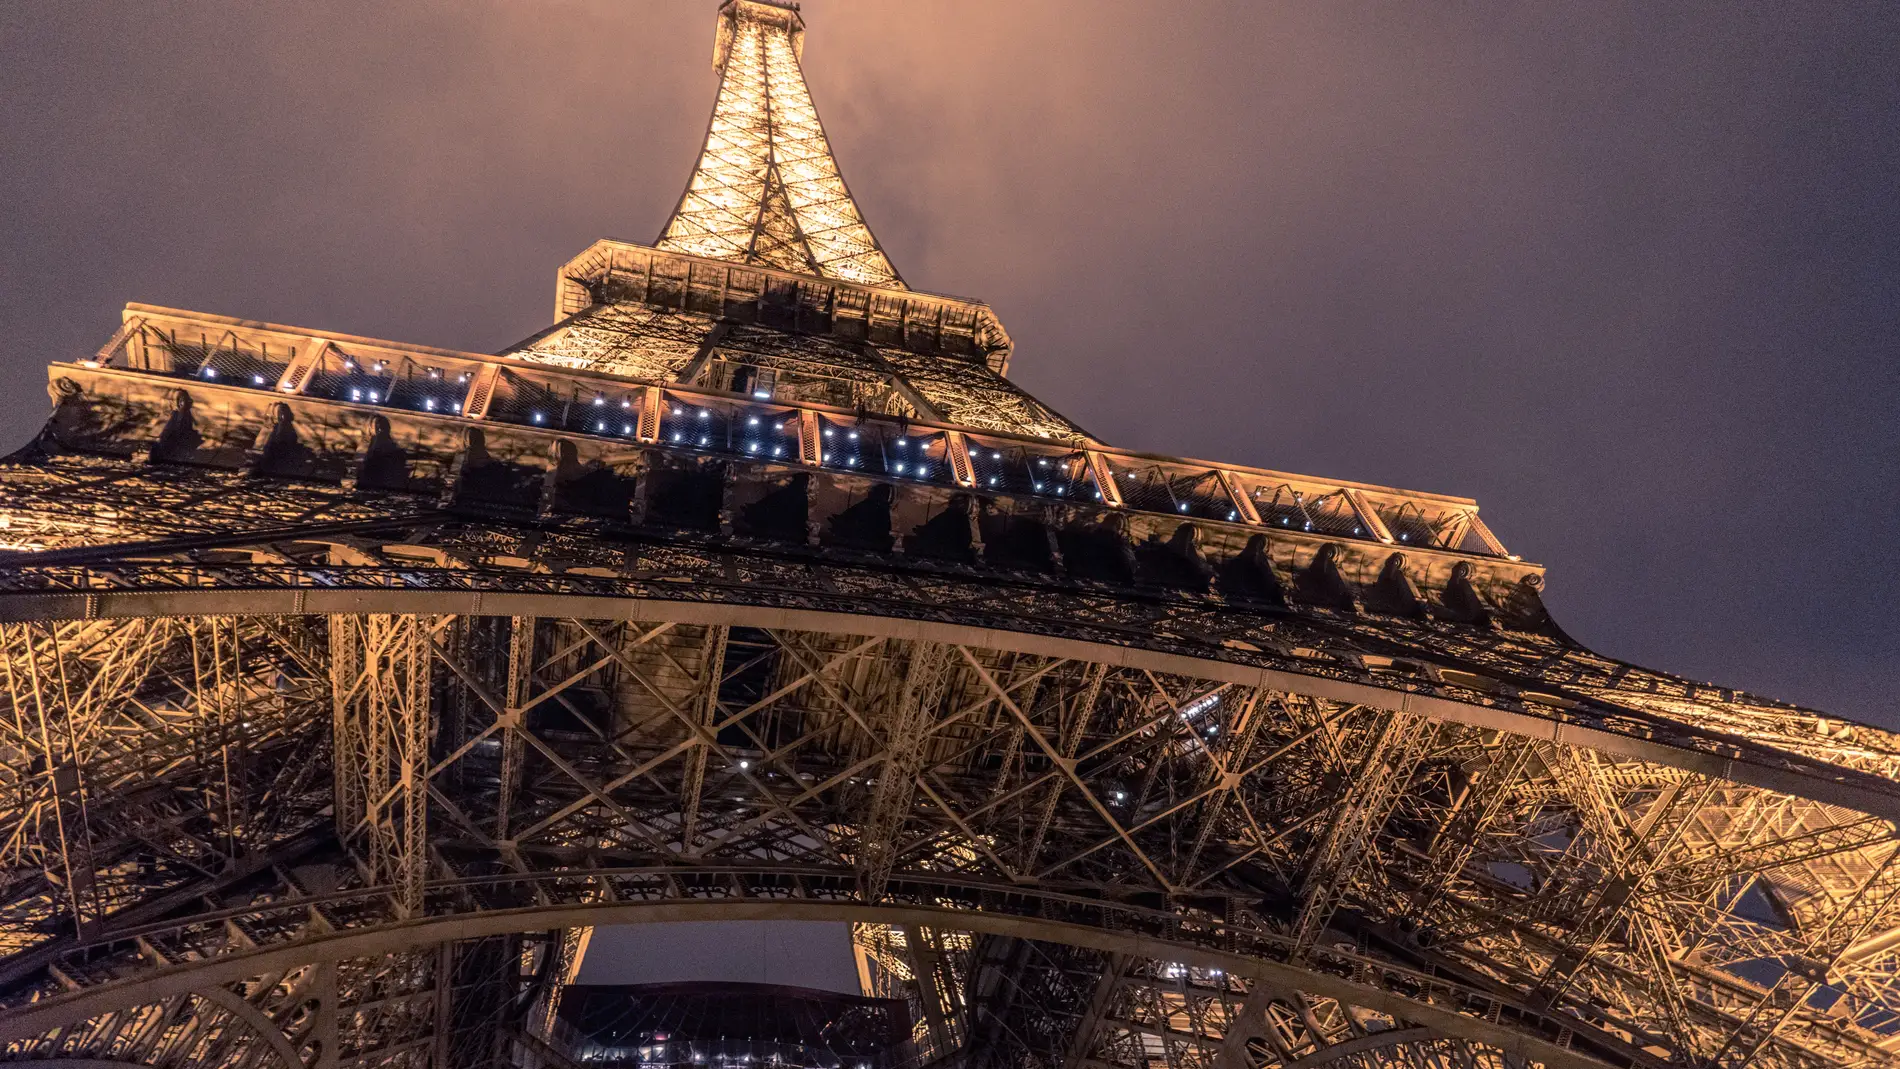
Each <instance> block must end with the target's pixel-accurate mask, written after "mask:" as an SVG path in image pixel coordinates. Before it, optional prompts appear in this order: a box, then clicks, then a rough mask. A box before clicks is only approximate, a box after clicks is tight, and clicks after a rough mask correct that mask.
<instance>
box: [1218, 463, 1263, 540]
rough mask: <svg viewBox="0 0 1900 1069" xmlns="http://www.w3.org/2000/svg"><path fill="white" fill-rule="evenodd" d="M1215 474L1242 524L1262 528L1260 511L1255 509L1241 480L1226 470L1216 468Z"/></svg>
mask: <svg viewBox="0 0 1900 1069" xmlns="http://www.w3.org/2000/svg"><path fill="white" fill-rule="evenodd" d="M1214 474H1216V475H1218V476H1220V485H1221V489H1223V490H1226V491H1227V499H1228V500H1230V501H1232V502H1233V503H1234V511H1235V512H1238V513H1239V514H1240V522H1242V523H1248V524H1252V525H1253V526H1255V527H1258V526H1260V510H1258V509H1256V508H1254V507H1253V501H1252V500H1251V499H1249V498H1248V497H1247V494H1246V492H1245V491H1244V490H1242V489H1241V486H1240V480H1239V479H1236V478H1234V473H1233V472H1231V471H1228V470H1227V469H1226V468H1215V469H1214Z"/></svg>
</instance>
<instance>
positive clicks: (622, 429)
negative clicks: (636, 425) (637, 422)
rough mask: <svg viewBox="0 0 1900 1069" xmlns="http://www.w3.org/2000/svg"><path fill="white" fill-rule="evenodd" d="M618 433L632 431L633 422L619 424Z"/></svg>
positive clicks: (629, 432)
mask: <svg viewBox="0 0 1900 1069" xmlns="http://www.w3.org/2000/svg"><path fill="white" fill-rule="evenodd" d="M620 433H621V434H632V433H633V424H631V423H623V424H621V425H620Z"/></svg>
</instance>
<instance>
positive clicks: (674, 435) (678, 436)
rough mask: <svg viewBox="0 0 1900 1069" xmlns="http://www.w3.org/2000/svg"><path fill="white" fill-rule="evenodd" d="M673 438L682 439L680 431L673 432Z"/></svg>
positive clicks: (675, 439)
mask: <svg viewBox="0 0 1900 1069" xmlns="http://www.w3.org/2000/svg"><path fill="white" fill-rule="evenodd" d="M673 440H674V441H676V442H677V441H679V440H680V432H678V431H674V432H673Z"/></svg>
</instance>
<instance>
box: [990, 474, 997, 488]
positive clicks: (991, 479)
mask: <svg viewBox="0 0 1900 1069" xmlns="http://www.w3.org/2000/svg"><path fill="white" fill-rule="evenodd" d="M990 485H991V486H995V485H996V476H994V475H992V476H990Z"/></svg>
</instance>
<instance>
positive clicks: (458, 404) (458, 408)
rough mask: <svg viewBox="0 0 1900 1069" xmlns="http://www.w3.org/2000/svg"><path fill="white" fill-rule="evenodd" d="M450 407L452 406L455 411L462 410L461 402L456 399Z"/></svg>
mask: <svg viewBox="0 0 1900 1069" xmlns="http://www.w3.org/2000/svg"><path fill="white" fill-rule="evenodd" d="M450 407H452V408H453V409H454V410H455V411H457V412H460V411H461V410H462V402H460V401H457V402H455V404H454V405H452V406H450Z"/></svg>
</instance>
